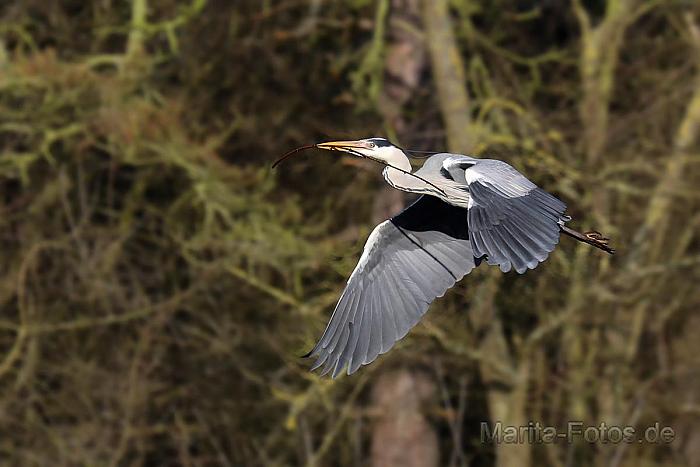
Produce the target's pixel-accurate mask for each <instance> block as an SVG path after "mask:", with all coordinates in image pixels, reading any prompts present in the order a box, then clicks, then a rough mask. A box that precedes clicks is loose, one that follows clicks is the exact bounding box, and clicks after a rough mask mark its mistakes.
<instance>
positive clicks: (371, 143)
mask: <svg viewBox="0 0 700 467" xmlns="http://www.w3.org/2000/svg"><path fill="white" fill-rule="evenodd" d="M369 147H370V148H376V147H377V145H376V144H374V143H373V142H371V141H370V142H369Z"/></svg>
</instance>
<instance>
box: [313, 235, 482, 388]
mask: <svg viewBox="0 0 700 467" xmlns="http://www.w3.org/2000/svg"><path fill="white" fill-rule="evenodd" d="M456 254H458V255H459V256H458V257H455V255H456ZM446 267H449V270H446V269H445V268H446ZM474 267H475V264H474V256H473V253H472V246H471V243H470V241H469V240H468V239H460V238H453V237H451V236H449V235H447V234H445V233H443V232H439V231H433V230H427V231H410V230H404V231H403V232H402V231H401V230H399V228H397V226H396V225H394V224H393V223H392V221H385V222H382V223H381V224H379V225H378V226H377V227H376V228H375V229H374V231H373V232H372V234H370V236H369V238H368V240H367V244H366V245H365V248H364V252H363V254H362V257H361V258H360V261H359V263H358V265H357V267H356V268H355V271H353V273H352V275H351V276H350V279H349V280H348V284H347V286H346V289H345V291H344V292H343V294H342V295H341V298H340V301H339V302H338V304H337V306H336V309H335V311H334V312H333V315H332V317H331V320H330V322H329V323H328V326H326V330H325V331H324V333H323V335H322V336H321V338H320V339H319V341H318V343H317V344H316V346H315V347H314V348H313V350H312V351H311V353H310V355H311V356H314V357H316V359H317V360H316V363H315V364H314V368H318V367H323V370H322V373H324V374H326V373H329V372H330V373H331V374H332V375H333V377H335V376H337V375H338V374H340V372H342V371H343V369H344V368H347V372H348V374H352V373H354V372H355V371H357V369H358V368H359V367H360V366H361V365H366V364H368V363H371V362H373V361H374V360H375V359H376V358H377V357H378V356H379V355H380V354H383V353H385V352H387V351H388V350H389V349H390V348H391V347H392V346H393V345H394V344H395V343H396V341H398V340H399V339H401V338H403V337H404V336H405V335H406V333H408V331H409V329H410V328H412V327H413V326H414V325H415V324H416V323H417V322H418V321H419V320H420V318H421V317H422V316H423V315H424V314H425V312H426V311H427V309H428V307H429V306H430V303H431V302H433V301H434V300H435V298H437V297H439V296H442V295H444V293H445V292H446V291H447V289H449V288H450V287H452V286H453V285H454V284H455V282H456V280H459V279H461V278H462V277H464V276H465V275H466V274H468V273H469V272H470V271H471V270H472V269H473V268H474ZM453 276H454V277H453Z"/></svg>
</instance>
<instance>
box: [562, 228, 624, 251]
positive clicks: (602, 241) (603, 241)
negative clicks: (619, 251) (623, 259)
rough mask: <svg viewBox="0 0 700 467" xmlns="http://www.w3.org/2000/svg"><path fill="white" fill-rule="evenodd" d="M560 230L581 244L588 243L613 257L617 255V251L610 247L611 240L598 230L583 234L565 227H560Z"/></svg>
mask: <svg viewBox="0 0 700 467" xmlns="http://www.w3.org/2000/svg"><path fill="white" fill-rule="evenodd" d="M559 228H560V229H561V231H562V233H565V234H566V235H568V236H569V237H571V238H574V239H576V240H578V241H579V242H583V243H588V244H589V245H591V246H594V247H596V248H598V249H600V250H603V251H604V252H606V253H609V254H611V255H614V254H615V249H614V248H612V247H610V246H608V243H609V242H610V239H608V238H606V237H605V236H603V234H601V233H600V232H598V231H596V230H591V231H589V232H584V233H581V232H577V231H576V230H574V229H570V228H568V227H567V226H565V225H560V226H559Z"/></svg>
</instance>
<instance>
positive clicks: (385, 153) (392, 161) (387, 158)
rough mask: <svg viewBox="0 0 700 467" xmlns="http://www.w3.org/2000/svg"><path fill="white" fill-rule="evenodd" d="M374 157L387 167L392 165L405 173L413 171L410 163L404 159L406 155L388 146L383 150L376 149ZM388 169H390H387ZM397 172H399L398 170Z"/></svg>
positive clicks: (406, 158)
mask: <svg viewBox="0 0 700 467" xmlns="http://www.w3.org/2000/svg"><path fill="white" fill-rule="evenodd" d="M375 155H376V157H377V158H378V159H381V160H383V161H384V162H386V163H387V164H389V165H392V166H394V167H396V168H398V169H401V170H405V171H406V172H410V171H411V170H413V168H412V167H411V162H410V161H409V160H408V157H406V154H404V152H403V151H402V150H401V149H399V148H397V147H395V146H388V147H384V148H378V149H377V150H376V151H375ZM387 168H388V169H390V168H391V167H387ZM397 172H401V171H400V170H399V171H397Z"/></svg>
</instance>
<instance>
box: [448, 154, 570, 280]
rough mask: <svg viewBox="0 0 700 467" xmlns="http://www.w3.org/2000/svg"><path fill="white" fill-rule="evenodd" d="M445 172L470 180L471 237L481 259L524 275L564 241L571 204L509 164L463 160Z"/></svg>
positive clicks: (452, 163)
mask: <svg viewBox="0 0 700 467" xmlns="http://www.w3.org/2000/svg"><path fill="white" fill-rule="evenodd" d="M443 167H444V168H445V170H447V171H448V172H449V173H450V174H452V175H453V176H457V175H459V177H460V178H461V177H464V180H465V181H466V183H467V185H468V187H469V194H470V197H471V199H470V202H469V209H468V210H469V215H468V218H469V238H470V240H471V242H472V247H473V249H474V255H475V256H476V257H481V256H483V255H485V256H486V260H487V262H488V263H489V264H491V265H498V266H500V268H501V270H502V271H503V272H507V271H510V269H511V267H512V268H513V269H515V270H516V271H517V272H518V273H519V274H522V273H524V272H525V271H526V270H527V269H534V268H535V267H536V266H537V265H538V264H539V263H540V262H542V261H544V260H545V259H546V258H547V256H548V255H549V253H550V252H551V251H552V250H554V247H555V246H556V244H557V243H558V242H559V234H560V225H561V224H562V223H563V222H566V221H567V220H568V218H567V217H566V216H564V211H565V210H566V205H565V204H564V203H563V202H561V201H560V200H559V199H557V198H555V197H554V196H552V195H551V194H549V193H547V192H546V191H544V190H542V189H540V188H538V187H537V186H536V185H535V184H534V183H532V182H531V181H530V180H528V179H527V178H525V176H523V175H522V174H521V173H520V172H518V171H517V170H515V169H514V168H513V167H511V166H510V165H508V164H506V163H505V162H501V161H497V160H491V159H473V158H467V159H464V160H461V159H460V158H459V157H454V158H449V159H446V160H445V162H444V163H443Z"/></svg>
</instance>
